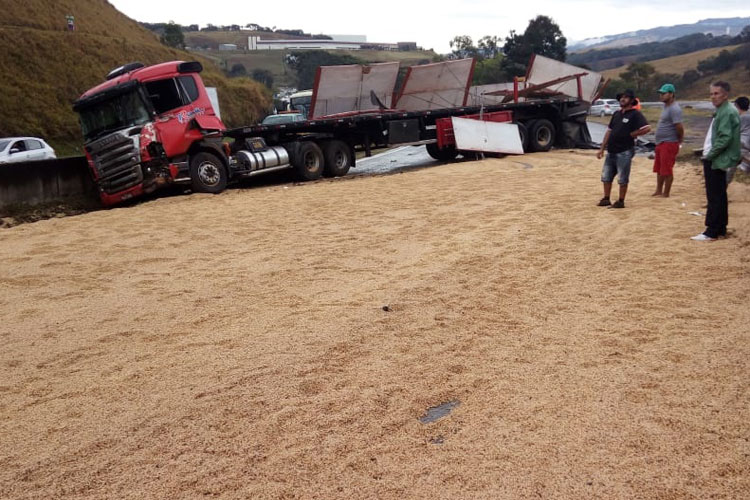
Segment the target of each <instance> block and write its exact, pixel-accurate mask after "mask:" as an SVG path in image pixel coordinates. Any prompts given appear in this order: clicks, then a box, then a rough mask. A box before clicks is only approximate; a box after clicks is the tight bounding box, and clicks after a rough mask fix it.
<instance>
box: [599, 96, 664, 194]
mask: <svg viewBox="0 0 750 500" xmlns="http://www.w3.org/2000/svg"><path fill="white" fill-rule="evenodd" d="M617 100H618V101H620V110H619V111H616V112H615V114H614V115H612V119H611V120H610V122H609V127H608V128H607V132H606V133H605V134H604V140H603V141H602V146H601V148H600V149H599V152H598V153H596V157H597V158H599V159H600V160H601V158H602V156H604V149H605V148H606V149H607V158H606V159H605V160H604V166H602V185H603V188H604V197H603V198H602V199H601V200H599V203H598V206H600V207H609V208H625V194H626V193H627V192H628V182H629V181H630V163H631V162H632V160H633V156H635V138H636V137H638V136H641V135H643V134H647V133H648V132H649V131H650V130H651V127H650V126H649V125H648V122H647V121H646V117H644V116H643V115H642V114H641V112H640V111H637V110H635V109H634V108H633V107H634V106H635V104H637V103H638V101H637V100H636V98H635V93H634V92H633V91H632V90H630V89H628V90H626V91H625V92H623V93H622V94H617ZM615 175H617V178H618V179H617V182H618V184H619V185H620V196H619V198H618V199H617V201H616V202H614V203H612V202H610V200H609V197H610V194H611V192H612V181H613V180H614V179H615Z"/></svg>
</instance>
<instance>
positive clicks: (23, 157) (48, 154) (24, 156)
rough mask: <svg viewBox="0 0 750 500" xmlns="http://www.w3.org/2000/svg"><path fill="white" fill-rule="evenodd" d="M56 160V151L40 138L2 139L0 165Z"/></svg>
mask: <svg viewBox="0 0 750 500" xmlns="http://www.w3.org/2000/svg"><path fill="white" fill-rule="evenodd" d="M54 158H57V157H56V156H55V150H54V149H52V148H51V147H50V145H49V144H47V143H46V142H44V141H43V140H42V139H39V138H38V137H5V138H3V139H0V163H18V162H22V161H36V160H49V159H54Z"/></svg>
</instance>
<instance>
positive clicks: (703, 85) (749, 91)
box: [602, 44, 750, 100]
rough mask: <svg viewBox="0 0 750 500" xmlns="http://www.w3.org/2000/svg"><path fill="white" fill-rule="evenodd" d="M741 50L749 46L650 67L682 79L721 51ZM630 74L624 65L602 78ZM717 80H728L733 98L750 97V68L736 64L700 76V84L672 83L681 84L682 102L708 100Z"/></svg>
mask: <svg viewBox="0 0 750 500" xmlns="http://www.w3.org/2000/svg"><path fill="white" fill-rule="evenodd" d="M740 47H745V50H747V44H745V45H732V46H728V47H719V48H713V49H705V50H699V51H697V52H692V53H690V54H683V55H679V56H674V57H667V58H664V59H657V60H654V61H648V62H647V63H646V64H649V65H651V66H653V67H654V69H655V70H656V72H657V73H660V74H662V75H670V74H672V75H682V74H684V73H685V72H686V71H689V70H695V69H696V68H697V67H698V63H699V62H700V61H704V60H706V59H709V58H711V57H715V56H717V55H718V54H719V53H720V52H721V51H724V50H728V51H733V50H735V49H738V48H740ZM626 70H627V65H623V66H620V67H618V68H614V69H609V70H606V71H604V72H602V74H603V75H604V76H605V77H607V78H611V79H616V78H619V77H620V74H621V73H623V72H624V71H626ZM717 80H725V81H727V82H729V83H730V84H731V85H732V96H735V97H736V96H740V95H750V67H748V66H746V65H745V64H736V65H734V67H732V68H731V69H729V70H726V71H721V72H718V73H711V74H705V75H700V76H697V77H696V80H695V81H691V82H690V83H689V84H688V83H682V82H679V80H678V81H673V82H670V83H675V84H677V96H678V98H679V99H681V100H685V99H690V100H707V99H708V87H709V85H710V84H711V83H713V82H715V81H717ZM661 83H665V82H660V83H654V87H655V88H654V89H653V90H656V87H658V85H660V84H661Z"/></svg>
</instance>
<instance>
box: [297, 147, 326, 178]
mask: <svg viewBox="0 0 750 500" xmlns="http://www.w3.org/2000/svg"><path fill="white" fill-rule="evenodd" d="M323 164H324V162H323V152H322V151H321V150H320V148H319V147H318V145H317V144H315V143H314V142H312V141H304V142H302V143H301V144H300V145H299V147H298V148H297V150H296V151H295V154H294V155H293V156H292V165H293V166H294V169H295V170H296V171H297V176H299V178H300V179H301V180H303V181H314V180H315V179H319V178H320V176H321V175H323Z"/></svg>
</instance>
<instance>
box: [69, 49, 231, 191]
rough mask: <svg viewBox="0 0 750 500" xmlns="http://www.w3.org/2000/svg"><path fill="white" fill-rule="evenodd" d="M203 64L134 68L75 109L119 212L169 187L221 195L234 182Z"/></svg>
mask: <svg viewBox="0 0 750 500" xmlns="http://www.w3.org/2000/svg"><path fill="white" fill-rule="evenodd" d="M201 70H202V67H201V65H200V63H198V62H180V61H176V62H170V63H164V64H158V65H156V66H150V67H148V68H144V67H143V65H142V64H139V63H133V64H129V65H126V66H122V67H120V68H117V69H115V70H113V71H112V72H110V73H109V74H108V75H107V79H106V81H105V82H104V83H102V84H100V85H98V86H97V87H94V88H93V89H91V90H89V91H87V92H86V93H84V94H83V95H82V96H81V97H80V98H79V99H78V100H77V101H76V102H75V104H74V106H73V109H74V110H75V111H76V112H77V113H78V114H79V118H80V123H81V128H82V131H83V135H84V140H85V144H84V149H85V153H86V159H87V160H88V164H89V167H90V168H91V172H92V175H93V177H94V180H95V182H96V184H97V186H98V189H99V195H100V198H101V201H102V203H103V204H105V205H113V204H116V203H119V202H122V201H124V200H127V199H130V198H133V197H137V196H140V195H142V194H144V193H149V192H151V191H154V190H155V189H156V188H157V187H159V186H162V185H165V184H168V183H184V184H188V185H190V186H191V187H192V189H193V190H195V191H201V192H218V191H221V190H223V189H224V187H225V186H226V182H227V174H226V170H227V168H228V165H227V164H226V156H225V154H224V152H223V147H222V143H221V132H222V131H224V130H225V127H224V124H223V123H222V122H221V119H220V118H219V117H218V116H216V113H215V112H214V108H213V106H212V104H211V101H210V99H209V96H208V94H207V92H206V89H205V87H204V86H203V82H202V81H201V79H200V75H199V72H200V71H201Z"/></svg>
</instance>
